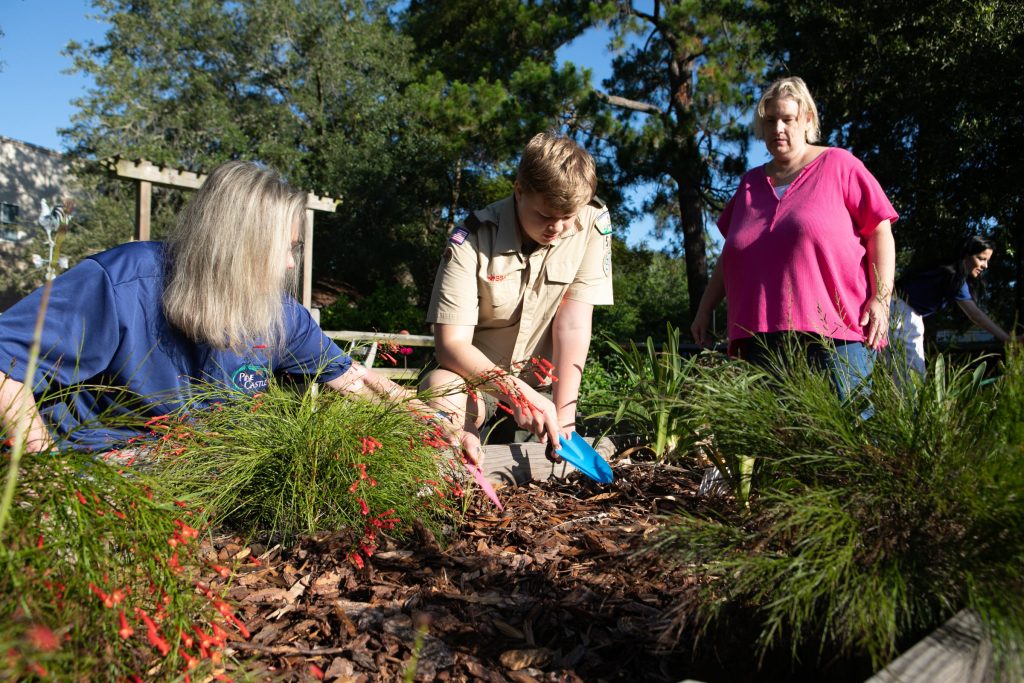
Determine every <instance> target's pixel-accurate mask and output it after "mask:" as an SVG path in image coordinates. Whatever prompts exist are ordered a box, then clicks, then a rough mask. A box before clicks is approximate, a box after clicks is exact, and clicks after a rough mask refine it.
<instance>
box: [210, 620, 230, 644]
mask: <svg viewBox="0 0 1024 683" xmlns="http://www.w3.org/2000/svg"><path fill="white" fill-rule="evenodd" d="M210 631H211V632H212V633H213V636H212V637H211V641H212V642H213V643H214V644H216V645H224V644H225V643H226V642H228V632H227V631H225V630H224V629H222V628H221V627H220V625H219V624H218V623H217V622H216V621H211V622H210Z"/></svg>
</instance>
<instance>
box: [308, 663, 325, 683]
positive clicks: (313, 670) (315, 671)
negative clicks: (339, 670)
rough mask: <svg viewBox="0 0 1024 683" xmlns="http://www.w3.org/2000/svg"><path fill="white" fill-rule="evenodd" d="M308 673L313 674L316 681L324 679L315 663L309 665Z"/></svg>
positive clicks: (322, 673) (321, 671)
mask: <svg viewBox="0 0 1024 683" xmlns="http://www.w3.org/2000/svg"><path fill="white" fill-rule="evenodd" d="M309 673H311V674H313V678H315V679H316V680H318V681H322V680H324V672H323V670H322V669H321V668H320V667H319V666H317V665H316V664H310V665H309Z"/></svg>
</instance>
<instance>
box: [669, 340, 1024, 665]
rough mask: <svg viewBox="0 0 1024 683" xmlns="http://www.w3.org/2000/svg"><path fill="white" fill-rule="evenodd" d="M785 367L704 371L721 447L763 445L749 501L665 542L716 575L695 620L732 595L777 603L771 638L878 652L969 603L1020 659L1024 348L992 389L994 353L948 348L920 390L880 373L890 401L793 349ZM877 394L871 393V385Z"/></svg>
mask: <svg viewBox="0 0 1024 683" xmlns="http://www.w3.org/2000/svg"><path fill="white" fill-rule="evenodd" d="M791 367H793V368H794V370H793V371H792V372H791V373H789V374H786V375H782V376H781V377H780V378H769V377H768V376H766V375H764V374H760V375H759V374H758V373H757V372H755V371H748V370H746V369H744V368H742V366H741V365H739V364H736V365H735V367H729V368H727V369H726V370H727V371H724V372H717V373H716V374H715V376H714V378H713V379H711V380H710V381H707V380H706V381H704V382H703V387H702V388H701V390H700V392H699V393H701V394H702V397H701V398H700V399H699V400H700V402H701V403H702V412H703V415H702V419H703V420H704V421H706V424H707V429H708V430H709V432H710V435H711V436H712V438H713V442H714V444H715V446H716V447H717V448H719V449H720V450H721V451H723V452H726V453H737V454H744V455H749V456H754V457H756V458H757V462H758V464H759V470H758V471H757V472H756V473H755V479H754V482H755V495H754V496H753V497H752V499H751V506H750V510H749V512H744V511H743V510H742V509H738V510H735V511H733V513H732V514H731V515H727V516H726V519H725V520H724V521H723V519H722V518H721V517H720V516H717V515H716V518H715V519H713V520H711V519H705V518H698V517H691V516H684V517H681V518H679V519H678V521H677V523H676V524H674V525H673V527H672V529H671V531H670V532H669V533H668V534H667V535H666V537H665V538H664V539H663V543H664V547H671V548H673V550H674V552H675V553H676V555H675V559H676V560H677V561H678V562H679V563H680V565H682V566H687V567H692V568H693V569H692V571H693V573H694V574H695V575H699V576H702V577H707V578H708V580H707V582H706V583H705V584H704V588H703V598H702V602H701V607H700V608H699V612H700V613H699V614H698V615H696V617H695V618H696V619H697V623H700V620H701V619H705V618H708V619H710V618H712V617H714V616H716V615H717V614H719V613H720V612H721V610H722V608H723V607H724V606H725V605H727V604H729V605H732V606H736V605H748V606H750V607H752V608H753V609H754V610H755V611H756V612H757V613H758V614H759V615H760V617H761V619H762V624H761V628H762V630H761V638H760V649H761V651H762V652H764V651H766V650H768V649H769V648H772V647H774V646H782V645H783V644H786V643H788V644H789V645H790V646H791V647H792V649H793V651H794V652H796V650H797V649H798V648H799V646H800V645H801V644H803V643H819V644H820V648H821V652H822V654H823V655H825V653H832V652H833V648H835V649H838V650H839V651H840V652H846V653H867V654H869V655H870V656H871V657H872V659H873V660H874V662H875V663H876V664H878V665H880V664H882V663H883V662H885V661H886V660H888V659H890V658H891V657H892V656H893V655H894V654H895V652H896V648H897V646H898V645H899V644H900V643H901V639H904V638H906V637H908V636H911V635H914V634H917V633H919V632H920V631H921V630H924V629H929V628H934V627H935V626H937V625H938V624H939V623H941V621H942V620H944V619H945V618H948V617H949V616H951V615H952V614H953V613H954V612H955V611H957V610H958V609H960V608H963V607H971V608H973V609H975V610H976V611H977V612H978V613H979V614H980V615H981V616H982V619H983V621H984V623H985V625H986V628H987V629H988V630H989V633H990V635H991V636H992V637H993V640H994V642H995V644H996V647H997V650H998V651H999V652H1000V653H1001V654H1002V655H1003V656H1004V658H1005V659H1004V661H1005V662H1006V663H1007V664H1009V665H1013V664H1014V662H1013V661H1012V658H1013V657H1017V658H1018V661H1017V663H1018V664H1019V657H1020V653H1019V651H1017V652H1016V653H1014V651H1013V647H1014V644H1019V643H1020V642H1024V574H1022V569H1021V567H1022V566H1024V564H1022V563H1021V561H1022V559H1024V507H1022V506H1021V504H1020V501H1021V499H1022V496H1024V472H1022V470H1021V468H1020V455H1021V450H1020V445H1019V442H1017V443H1014V442H1013V439H1012V438H1008V436H1009V435H1012V434H1015V433H1016V431H1015V425H1016V424H1018V422H1015V421H1017V420H1019V418H1020V410H1021V408H1020V405H1021V404H1020V402H1019V401H1020V393H1019V392H1020V387H1021V386H1022V377H1024V363H1022V362H1021V358H1020V354H1019V353H1016V352H1015V353H1012V354H1011V355H1010V356H1009V358H1008V360H1007V363H1006V365H1005V366H1004V368H1003V371H1004V374H1003V375H1002V377H1001V378H1000V379H999V380H998V381H997V382H996V383H995V384H993V385H992V386H985V384H984V382H983V376H984V368H983V367H977V368H974V367H966V366H965V367H950V366H948V365H947V364H946V363H945V362H943V361H942V360H941V359H940V360H939V361H937V362H936V363H935V364H934V365H933V366H932V367H931V368H930V369H929V376H928V379H927V381H926V382H925V383H924V384H923V385H921V386H920V387H918V388H917V389H916V390H914V391H912V392H910V393H904V391H903V390H902V389H901V388H900V387H898V386H897V385H896V384H895V383H894V382H893V381H892V379H891V378H890V377H888V376H887V375H886V373H883V372H876V373H875V375H874V380H873V394H872V396H871V399H870V400H871V402H872V404H873V406H874V408H875V412H874V415H873V416H872V417H871V418H870V419H867V420H862V419H860V418H859V417H858V414H859V413H860V412H861V408H863V407H864V406H863V405H861V404H856V405H848V404H843V403H841V402H840V401H839V400H838V399H837V398H836V396H835V392H834V391H833V390H832V387H831V385H830V382H829V380H828V378H827V377H825V376H823V375H822V374H821V373H816V372H814V371H813V370H811V369H810V368H808V367H806V364H805V365H804V367H800V364H799V363H798V362H797V363H793V364H791ZM859 400H866V399H859Z"/></svg>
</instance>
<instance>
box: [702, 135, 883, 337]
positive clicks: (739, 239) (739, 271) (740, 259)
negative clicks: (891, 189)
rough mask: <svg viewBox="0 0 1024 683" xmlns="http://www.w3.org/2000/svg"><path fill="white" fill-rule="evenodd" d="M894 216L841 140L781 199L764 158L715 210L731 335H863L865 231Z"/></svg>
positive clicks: (866, 292) (867, 296)
mask: <svg viewBox="0 0 1024 683" xmlns="http://www.w3.org/2000/svg"><path fill="white" fill-rule="evenodd" d="M897 218H899V216H898V214H897V213H896V210H895V209H893V207H892V204H890V203H889V200H888V199H887V198H886V196H885V192H883V191H882V187H881V186H880V185H879V184H878V181H877V180H875V178H874V176H872V175H871V173H869V172H868V170H867V169H866V168H865V167H864V164H863V163H861V161H860V160H859V159H857V158H856V157H854V156H853V155H852V154H850V153H849V152H847V151H846V150H844V149H839V148H834V147H832V148H829V149H827V150H825V152H823V153H822V154H821V155H820V156H818V158H817V159H815V160H814V161H812V162H811V163H810V164H808V165H807V166H806V167H804V169H803V170H802V171H801V172H800V174H799V175H798V176H797V177H796V180H794V181H793V182H792V183H791V184H790V186H789V188H788V189H787V190H786V192H785V194H784V195H783V196H782V198H781V199H779V198H778V197H777V196H776V195H775V189H774V188H773V187H772V184H771V181H770V180H769V179H768V176H767V174H766V173H765V170H764V167H758V168H755V169H752V170H750V171H747V173H746V174H745V175H744V176H743V179H742V180H741V181H740V186H739V189H737V190H736V194H734V195H733V197H732V199H730V200H729V203H728V205H726V207H725V211H724V212H723V213H722V216H721V217H720V218H719V219H718V228H719V230H721V232H722V235H723V236H724V237H725V245H724V247H723V248H722V269H723V274H724V276H725V296H726V300H727V301H728V308H729V339H730V340H735V339H742V338H744V337H749V336H751V335H753V334H754V333H759V332H780V331H800V332H811V333H815V334H820V335H822V336H825V337H832V338H834V339H843V340H848V341H864V330H863V328H862V327H861V325H860V316H861V314H862V313H863V311H864V309H865V308H866V306H867V302H868V300H869V299H870V297H871V287H870V281H869V279H868V278H869V277H871V274H870V273H869V272H868V263H867V250H866V248H865V240H866V238H867V237H868V236H869V235H870V234H871V233H872V232H874V230H875V228H876V227H877V226H878V224H879V223H881V222H882V221H884V220H887V219H888V220H890V221H895V220H896V219H897Z"/></svg>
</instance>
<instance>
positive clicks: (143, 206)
mask: <svg viewBox="0 0 1024 683" xmlns="http://www.w3.org/2000/svg"><path fill="white" fill-rule="evenodd" d="M152 206H153V183H151V182H149V181H148V180H139V181H138V182H136V184H135V241H137V242H140V241H148V240H149V233H150V230H149V214H150V209H151V208H152Z"/></svg>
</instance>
